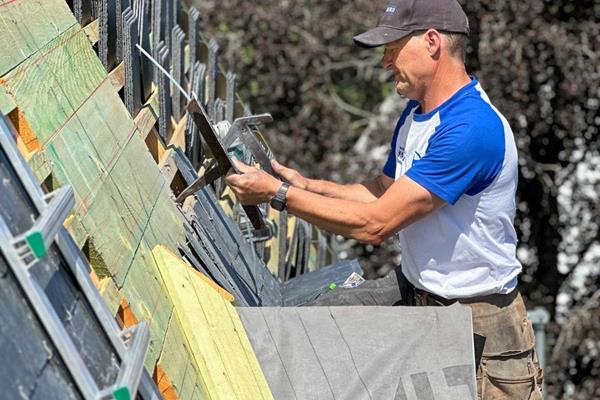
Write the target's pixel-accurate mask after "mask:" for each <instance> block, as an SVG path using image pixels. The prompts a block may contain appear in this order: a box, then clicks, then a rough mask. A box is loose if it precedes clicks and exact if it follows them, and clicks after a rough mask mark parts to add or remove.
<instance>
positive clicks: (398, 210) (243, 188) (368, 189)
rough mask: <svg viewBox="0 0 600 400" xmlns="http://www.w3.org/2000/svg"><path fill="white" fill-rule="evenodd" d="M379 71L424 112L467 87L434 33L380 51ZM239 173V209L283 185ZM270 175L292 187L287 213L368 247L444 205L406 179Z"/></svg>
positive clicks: (288, 171) (235, 179) (245, 169)
mask: <svg viewBox="0 0 600 400" xmlns="http://www.w3.org/2000/svg"><path fill="white" fill-rule="evenodd" d="M382 63H383V67H384V68H386V69H388V70H390V71H392V73H393V75H394V82H395V86H396V91H397V92H398V93H399V94H400V95H402V96H405V97H407V98H409V99H413V100H417V101H418V102H419V103H420V104H421V110H420V111H421V112H429V111H431V110H433V109H434V108H436V107H437V106H439V105H440V104H442V103H443V102H444V101H446V100H448V99H449V98H450V97H451V96H452V95H453V94H454V93H456V91H458V90H459V89H460V88H461V87H463V86H465V85H466V84H468V83H469V82H470V78H469V76H468V75H467V73H466V71H465V67H464V63H463V61H462V59H461V58H460V57H458V56H455V55H453V54H451V53H450V52H449V50H448V42H447V38H446V37H445V36H443V35H442V34H440V33H439V32H438V31H436V30H435V29H430V30H428V31H427V32H425V33H421V34H415V35H410V36H409V37H406V38H403V39H400V40H398V41H395V42H393V43H390V44H388V45H386V46H385V52H384V56H383V60H382ZM236 163H237V167H238V168H239V170H240V172H241V174H231V175H229V176H228V177H227V179H226V180H227V183H228V184H229V186H230V187H231V189H232V190H233V191H234V193H235V194H236V196H237V197H238V199H239V201H240V202H241V203H242V204H259V203H265V202H268V201H269V200H270V199H271V198H272V197H273V196H274V195H275V193H276V192H277V190H278V189H279V187H280V186H281V184H282V182H281V181H280V180H278V179H276V178H274V177H273V176H271V175H269V174H267V173H265V172H264V171H262V170H259V169H257V168H255V167H251V166H248V165H245V164H243V163H241V162H236ZM273 169H274V171H275V172H276V173H277V174H278V175H279V176H281V178H282V179H283V180H285V181H287V182H288V183H290V185H291V187H290V189H289V191H288V193H287V207H288V211H289V212H290V213H291V214H293V215H297V216H299V217H301V218H303V219H305V220H307V221H308V222H310V223H312V224H314V225H317V226H319V227H321V228H322V229H325V230H327V231H330V232H333V233H337V234H340V235H343V236H346V237H349V238H354V239H357V240H360V241H363V242H367V243H372V244H376V245H377V244H381V243H382V242H383V241H384V240H385V239H386V238H388V237H390V236H391V235H393V234H395V233H396V232H398V231H399V230H401V229H403V228H404V227H406V226H408V225H409V224H411V223H413V222H415V221H417V220H418V219H420V218H423V217H424V216H426V215H428V214H430V213H431V212H433V211H435V210H437V209H438V208H440V207H443V206H444V205H445V204H446V203H445V202H444V201H443V200H441V199H440V198H439V197H437V196H436V195H434V194H433V193H431V192H429V191H428V190H426V189H425V188H423V187H422V186H420V185H419V184H417V183H416V182H414V181H413V180H411V179H410V178H408V177H406V176H402V177H400V178H398V179H397V180H394V179H392V178H390V177H387V176H385V175H379V176H377V177H376V178H374V179H372V180H370V181H367V182H363V183H356V184H349V185H340V184H337V183H334V182H330V181H325V180H316V179H309V178H306V177H304V176H303V175H302V174H300V173H299V172H298V171H296V170H294V169H292V168H287V167H285V166H283V165H281V164H279V163H277V162H273Z"/></svg>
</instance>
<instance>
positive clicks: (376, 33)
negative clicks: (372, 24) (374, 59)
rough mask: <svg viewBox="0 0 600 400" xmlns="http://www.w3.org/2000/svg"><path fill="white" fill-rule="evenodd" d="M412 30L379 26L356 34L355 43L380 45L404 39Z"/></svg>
mask: <svg viewBox="0 0 600 400" xmlns="http://www.w3.org/2000/svg"><path fill="white" fill-rule="evenodd" d="M411 32H412V31H407V30H403V29H395V28H388V27H387V26H378V27H376V28H373V29H370V30H368V31H366V32H364V33H361V34H360V35H356V36H354V43H356V45H358V46H360V47H367V48H370V47H378V46H382V45H384V44H388V43H392V42H395V41H396V40H398V39H402V38H403V37H405V36H406V35H408V34H410V33H411Z"/></svg>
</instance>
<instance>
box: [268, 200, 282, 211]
mask: <svg viewBox="0 0 600 400" xmlns="http://www.w3.org/2000/svg"><path fill="white" fill-rule="evenodd" d="M271 207H273V208H274V209H276V210H277V211H282V210H283V208H284V207H285V203H284V202H283V201H281V200H279V199H273V200H271Z"/></svg>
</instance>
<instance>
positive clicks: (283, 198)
mask: <svg viewBox="0 0 600 400" xmlns="http://www.w3.org/2000/svg"><path fill="white" fill-rule="evenodd" d="M289 188H290V185H289V184H287V183H286V182H283V183H282V184H281V186H280V187H279V190H277V193H275V196H273V198H272V199H271V201H270V202H269V203H270V204H271V207H273V208H274V209H276V210H277V211H283V210H285V207H286V204H287V191H288V189H289Z"/></svg>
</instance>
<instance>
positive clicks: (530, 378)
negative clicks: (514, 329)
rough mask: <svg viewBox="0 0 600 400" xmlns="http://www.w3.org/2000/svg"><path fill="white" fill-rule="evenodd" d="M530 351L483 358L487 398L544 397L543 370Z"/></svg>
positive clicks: (517, 399)
mask: <svg viewBox="0 0 600 400" xmlns="http://www.w3.org/2000/svg"><path fill="white" fill-rule="evenodd" d="M528 353H529V354H525V355H520V356H511V357H506V358H504V357H499V358H494V359H482V361H481V366H480V369H481V371H480V372H481V374H480V378H479V382H478V384H479V385H480V391H479V393H480V394H481V397H480V398H481V399H483V400H539V399H541V392H540V383H541V382H540V381H539V379H541V370H540V369H539V367H538V366H537V365H536V364H535V363H534V362H533V351H532V352H528Z"/></svg>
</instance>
